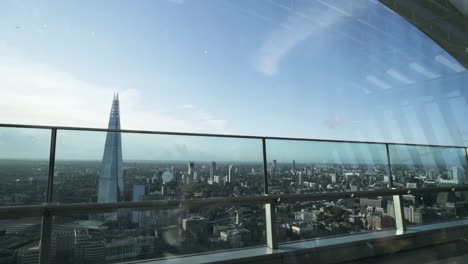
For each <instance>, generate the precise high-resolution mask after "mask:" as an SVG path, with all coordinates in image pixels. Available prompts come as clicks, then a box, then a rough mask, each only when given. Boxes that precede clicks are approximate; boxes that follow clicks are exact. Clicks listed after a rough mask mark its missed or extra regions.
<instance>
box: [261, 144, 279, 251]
mask: <svg viewBox="0 0 468 264" xmlns="http://www.w3.org/2000/svg"><path fill="white" fill-rule="evenodd" d="M262 146H263V177H264V181H265V193H264V194H265V196H268V161H267V154H266V139H265V138H262ZM275 210H276V208H275V204H273V203H267V204H265V228H266V240H267V247H268V248H271V249H277V248H278V241H277V240H276V239H277V238H276V225H275V223H276V214H275Z"/></svg>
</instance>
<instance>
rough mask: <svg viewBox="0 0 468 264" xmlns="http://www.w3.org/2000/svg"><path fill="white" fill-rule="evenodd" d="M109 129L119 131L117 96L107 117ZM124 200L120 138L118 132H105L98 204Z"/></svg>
mask: <svg viewBox="0 0 468 264" xmlns="http://www.w3.org/2000/svg"><path fill="white" fill-rule="evenodd" d="M108 128H109V129H117V130H119V129H120V112H119V96H118V95H116V96H114V100H113V102H112V108H111V113H110V117H109V125H108ZM122 200H124V179H123V167H122V138H121V135H120V132H107V136H106V144H105V147H104V154H103V157H102V170H101V173H100V175H99V188H98V202H99V203H115V202H118V201H122Z"/></svg>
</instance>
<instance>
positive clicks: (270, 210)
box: [0, 124, 468, 263]
mask: <svg viewBox="0 0 468 264" xmlns="http://www.w3.org/2000/svg"><path fill="white" fill-rule="evenodd" d="M0 127H7V128H27V129H46V130H50V132H51V138H50V144H51V145H50V153H49V154H50V157H49V173H48V182H47V192H46V194H47V195H46V202H45V203H44V204H39V205H25V206H4V207H0V218H4V217H8V218H11V217H12V216H14V217H21V216H42V225H41V236H40V238H41V250H40V263H48V260H49V248H50V245H51V241H52V229H53V227H52V220H53V218H52V216H55V215H76V214H91V213H106V212H112V211H115V210H119V209H134V210H158V209H171V208H184V209H190V208H204V207H214V206H233V205H264V209H265V214H266V218H265V222H266V225H265V226H266V238H267V246H268V247H269V248H272V249H275V248H277V245H278V242H277V239H276V234H275V228H274V223H275V221H276V217H275V206H277V205H278V204H280V203H295V202H307V201H319V200H336V199H344V198H358V197H377V196H392V197H393V202H394V209H395V221H396V228H397V229H399V230H402V231H404V230H405V228H406V226H405V222H404V214H403V203H402V199H401V196H402V195H405V194H417V193H424V192H454V191H468V185H460V186H455V187H441V188H439V187H431V188H419V189H395V188H393V186H394V185H393V172H392V164H391V158H390V151H389V146H392V145H401V146H416V147H439V148H462V149H464V151H463V152H464V154H465V158H466V161H467V165H468V153H467V147H466V146H448V145H430V144H413V143H389V142H373V141H352V140H332V139H310V138H291V137H267V136H248V135H227V134H205V133H185V132H164V131H145V130H116V129H104V128H85V127H65V126H38V125H23V124H0ZM59 131H88V132H116V133H134V134H154V135H174V136H196V137H218V138H239V139H242V138H243V139H256V140H261V142H262V151H263V161H262V162H263V177H264V186H265V190H264V195H263V196H250V197H225V198H221V197H217V198H208V199H192V200H188V199H182V200H152V201H138V202H116V203H71V204H60V203H54V199H53V182H54V170H55V160H56V157H55V151H56V143H57V134H58V132H59ZM268 140H289V141H308V142H329V143H351V144H374V145H382V146H385V149H386V155H387V165H388V169H389V174H390V187H391V188H390V189H379V190H368V191H357V192H349V191H347V192H321V193H310V194H291V195H270V194H269V192H268V186H269V184H268V173H267V169H268V167H267V157H266V155H267V148H266V144H267V142H268Z"/></svg>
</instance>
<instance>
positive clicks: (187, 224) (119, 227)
mask: <svg viewBox="0 0 468 264" xmlns="http://www.w3.org/2000/svg"><path fill="white" fill-rule="evenodd" d="M108 214H115V215H118V216H119V218H117V219H116V220H110V219H109V218H107V216H106V215H108ZM106 215H103V214H92V215H75V216H66V217H62V216H60V217H59V216H57V217H55V219H54V225H53V238H52V245H57V248H56V249H55V248H54V247H52V249H53V250H54V251H52V254H51V255H52V257H54V258H55V259H56V260H57V261H58V263H104V262H105V263H116V262H121V261H131V260H143V259H153V258H165V257H170V256H178V255H186V254H195V253H202V252H211V251H219V250H226V249H234V248H244V247H252V246H259V245H264V244H265V212H264V210H263V208H261V207H259V206H235V207H234V206H232V207H229V206H228V207H217V208H203V209H184V208H174V209H161V210H150V211H132V210H131V209H129V210H119V211H118V212H116V213H106ZM74 241H76V242H74ZM59 245H60V249H59ZM89 251H92V252H94V254H86V253H85V252H89Z"/></svg>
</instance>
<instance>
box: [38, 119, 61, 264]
mask: <svg viewBox="0 0 468 264" xmlns="http://www.w3.org/2000/svg"><path fill="white" fill-rule="evenodd" d="M56 144H57V129H56V128H52V130H51V135H50V153H49V154H50V155H49V176H48V179H47V193H46V204H51V203H52V202H53V198H52V195H53V187H54V172H55V149H56ZM40 239H41V242H40V247H39V248H40V252H39V263H40V264H46V263H49V260H50V256H49V253H50V245H51V241H52V216H51V214H50V212H49V211H48V210H45V211H44V212H43V214H42V226H41V238H40Z"/></svg>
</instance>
